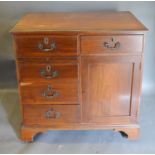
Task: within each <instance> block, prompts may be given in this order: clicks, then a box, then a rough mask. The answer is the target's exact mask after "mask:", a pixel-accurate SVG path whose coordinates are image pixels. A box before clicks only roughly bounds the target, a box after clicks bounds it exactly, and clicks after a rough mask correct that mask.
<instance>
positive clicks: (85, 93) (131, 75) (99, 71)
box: [82, 56, 141, 124]
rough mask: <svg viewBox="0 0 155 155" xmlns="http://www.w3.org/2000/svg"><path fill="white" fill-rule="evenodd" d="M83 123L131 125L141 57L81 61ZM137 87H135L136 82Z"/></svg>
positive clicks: (91, 58) (88, 58)
mask: <svg viewBox="0 0 155 155" xmlns="http://www.w3.org/2000/svg"><path fill="white" fill-rule="evenodd" d="M82 68H83V71H82V115H83V121H84V122H96V123H97V122H104V123H107V124H108V123H110V124H111V123H112V124H120V123H129V122H131V121H133V120H134V119H133V118H135V117H136V111H135V108H137V107H136V105H137V102H136V99H137V98H138V94H137V92H138V91H139V86H140V83H139V81H138V79H139V80H140V73H141V72H140V57H136V56H135V57H134V56H130V57H123V56H119V57H118V56H116V57H114V56H113V57H112V56H111V57H108V56H107V57H82ZM135 81H136V82H137V83H138V84H135V85H134V82H135Z"/></svg>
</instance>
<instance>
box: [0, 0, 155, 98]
mask: <svg viewBox="0 0 155 155" xmlns="http://www.w3.org/2000/svg"><path fill="white" fill-rule="evenodd" d="M96 10H120V11H127V10H128V11H131V12H132V13H133V14H134V15H135V16H136V17H137V18H138V19H139V20H140V21H141V22H142V23H143V24H144V25H145V26H146V27H147V28H148V29H149V32H148V33H147V37H146V46H145V54H144V73H143V75H144V76H143V93H144V94H147V95H150V94H154V88H155V69H154V67H155V61H154V59H155V36H154V35H155V2H0V87H1V88H5V87H16V78H15V65H14V61H13V60H14V54H13V51H12V47H11V45H12V44H11V36H10V34H9V30H10V29H11V28H12V27H13V26H14V25H15V23H16V22H17V21H18V20H19V19H20V17H22V16H23V15H24V14H25V13H26V12H38V11H96Z"/></svg>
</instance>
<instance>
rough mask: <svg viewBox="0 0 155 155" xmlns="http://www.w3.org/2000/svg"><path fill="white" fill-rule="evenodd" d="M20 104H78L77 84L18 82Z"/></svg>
mask: <svg viewBox="0 0 155 155" xmlns="http://www.w3.org/2000/svg"><path fill="white" fill-rule="evenodd" d="M20 93H21V102H22V104H43V103H44V104H78V86H77V83H76V82H74V81H70V83H69V84H68V83H52V82H48V83H41V82H40V83H39V82H38V84H36V83H29V82H25V83H24V82H22V83H20Z"/></svg>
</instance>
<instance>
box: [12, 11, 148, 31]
mask: <svg viewBox="0 0 155 155" xmlns="http://www.w3.org/2000/svg"><path fill="white" fill-rule="evenodd" d="M42 31H80V32H81V31H147V28H146V27H145V26H144V25H143V24H142V23H141V22H140V21H138V20H137V19H136V18H135V16H134V15H133V14H132V13H130V12H128V11H119V12H118V11H101V12H56V13H54V12H53V13H52V12H39V13H27V14H26V15H25V16H24V17H23V18H22V19H21V20H19V22H17V24H16V25H15V27H14V28H13V29H12V30H11V32H12V33H18V32H42Z"/></svg>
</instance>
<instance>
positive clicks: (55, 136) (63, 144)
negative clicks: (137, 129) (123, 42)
mask: <svg viewBox="0 0 155 155" xmlns="http://www.w3.org/2000/svg"><path fill="white" fill-rule="evenodd" d="M18 102H19V99H18V92H17V89H15V88H8V89H1V90H0V153H73V154H74V153H155V112H154V111H155V96H152V97H144V96H142V99H141V113H140V125H141V135H140V138H139V140H136V141H129V140H127V139H126V138H123V137H122V136H121V135H120V134H119V133H117V132H113V131H109V130H103V131H102V130H99V131H97V130H94V131H48V132H46V133H43V134H40V135H38V136H37V137H36V138H35V141H34V142H33V143H24V142H21V141H20V140H19V138H18V136H19V128H20V120H21V119H20V118H21V117H20V113H19V104H18Z"/></svg>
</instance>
